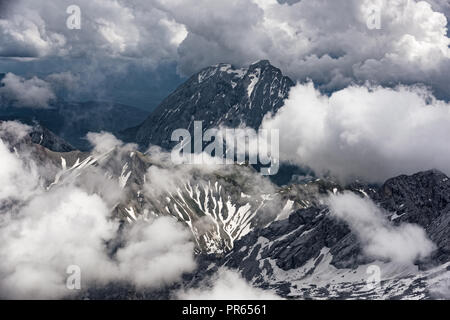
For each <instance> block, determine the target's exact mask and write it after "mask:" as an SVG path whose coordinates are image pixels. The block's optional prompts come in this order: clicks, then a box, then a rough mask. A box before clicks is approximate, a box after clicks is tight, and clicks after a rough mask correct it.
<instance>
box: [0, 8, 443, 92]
mask: <svg viewBox="0 0 450 320" xmlns="http://www.w3.org/2000/svg"><path fill="white" fill-rule="evenodd" d="M71 4H72V3H71V1H69V0H64V1H57V2H48V1H44V0H39V1H36V0H33V1H31V0H18V1H15V2H14V4H11V5H9V6H8V10H7V11H6V13H5V14H4V15H3V16H2V17H1V18H0V43H1V45H0V56H3V57H8V58H18V57H20V58H23V57H27V58H33V59H43V60H48V59H55V58H62V59H72V61H75V60H73V59H75V58H76V59H79V58H83V59H87V61H89V63H84V64H81V65H80V64H77V67H79V68H82V69H83V70H84V71H83V73H86V72H90V73H91V74H92V70H89V69H90V68H92V67H94V68H96V69H97V73H98V74H96V77H100V78H101V77H102V76H101V75H100V73H102V72H104V74H108V70H113V69H114V70H116V71H115V72H118V70H122V71H123V70H129V66H130V64H134V65H137V66H140V67H141V68H142V67H149V66H152V67H155V66H157V65H159V64H163V63H166V62H174V63H176V64H177V66H178V69H179V71H180V72H181V73H182V74H184V75H191V74H192V73H193V72H196V71H199V70H200V69H201V68H204V67H206V66H209V65H213V64H216V63H219V62H227V63H232V64H235V65H248V64H249V63H252V62H253V61H255V60H259V59H269V60H270V61H271V62H272V63H273V64H274V65H276V66H278V67H280V68H281V69H282V70H283V71H284V72H285V73H287V74H288V75H290V76H291V77H294V78H295V79H297V80H301V81H304V80H306V79H312V80H313V81H314V82H315V83H316V84H317V85H318V86H320V88H321V89H322V90H324V91H327V92H329V91H334V90H339V89H342V88H344V87H346V86H348V85H350V84H352V83H355V82H356V83H361V82H364V81H372V82H374V83H377V84H382V85H386V86H392V85H395V84H397V83H399V82H401V83H405V84H411V83H416V82H421V83H422V82H423V83H426V84H427V85H430V86H432V87H433V89H434V90H435V92H436V94H438V95H439V96H440V97H446V98H449V97H448V91H449V84H448V83H449V76H448V75H449V74H450V72H449V71H450V49H449V47H448V46H449V44H450V39H449V37H448V33H447V26H448V21H447V19H448V13H449V7H448V4H446V3H445V1H441V0H433V1H430V2H427V1H416V0H365V1H360V0H350V1H349V0H335V1H327V0H319V1H317V0H303V1H298V2H295V3H290V4H288V3H279V2H277V1H276V0H239V1H236V0H233V1H225V2H224V1H221V0H200V1H198V0H183V1H179V0H170V1H167V0H151V1H142V0H133V1H126V2H125V1H116V0H104V1H94V2H92V1H88V0H81V1H78V2H77V5H78V6H79V7H80V9H81V13H82V18H81V21H82V26H81V29H80V30H71V29H68V28H67V27H66V19H67V18H68V15H67V14H66V8H67V7H68V6H69V5H71ZM373 8H376V9H377V10H378V11H379V13H380V21H381V27H380V29H372V30H371V29H370V28H368V26H367V21H368V20H369V19H371V17H372V14H373ZM243 30H244V31H243ZM100 69H102V70H100ZM60 71H67V70H60ZM100 71H101V72H100ZM97 80H98V79H97ZM97 82H98V81H97Z"/></svg>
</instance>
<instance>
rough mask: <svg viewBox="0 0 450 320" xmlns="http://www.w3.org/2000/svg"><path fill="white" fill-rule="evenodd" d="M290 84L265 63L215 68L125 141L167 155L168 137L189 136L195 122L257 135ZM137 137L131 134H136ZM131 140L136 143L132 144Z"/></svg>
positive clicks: (178, 92) (194, 79)
mask: <svg viewBox="0 0 450 320" xmlns="http://www.w3.org/2000/svg"><path fill="white" fill-rule="evenodd" d="M293 85H294V83H293V81H292V80H291V79H289V78H288V77H286V76H284V75H283V74H282V72H281V70H280V69H278V68H276V67H274V66H272V65H271V64H270V62H269V61H268V60H260V61H258V62H255V63H253V64H251V65H249V66H248V67H246V68H236V67H234V66H233V65H232V64H228V63H219V64H216V65H213V66H210V67H207V68H204V69H202V70H200V71H199V72H198V73H196V74H194V75H193V76H191V77H190V78H189V79H188V80H187V81H186V82H185V83H183V84H182V85H181V86H179V87H178V88H177V89H176V90H175V91H174V92H173V93H172V94H170V95H169V96H168V97H167V98H166V99H165V100H164V101H163V102H162V103H161V104H160V105H159V106H158V107H157V108H156V109H155V111H154V112H153V113H152V114H151V115H150V116H149V117H148V118H147V119H146V120H145V121H144V123H142V124H141V125H140V126H139V127H137V128H135V129H132V130H131V129H130V131H133V133H132V135H133V137H129V138H128V140H133V141H134V142H138V143H139V144H140V145H141V146H143V147H146V146H148V145H149V144H155V145H159V146H161V147H163V148H167V149H170V147H171V145H172V143H171V141H170V137H171V133H172V132H173V131H174V130H175V129H178V128H183V129H187V130H191V129H192V126H193V120H196V121H203V128H204V130H207V129H208V128H215V127H219V126H221V125H223V126H227V127H231V128H236V127H239V126H241V125H245V126H248V127H252V128H254V129H258V128H259V126H260V125H261V122H262V119H263V118H264V116H265V115H266V114H267V113H268V112H272V113H275V112H276V111H277V110H278V109H279V108H280V107H281V106H282V105H283V104H284V99H286V98H287V96H288V93H289V90H290V88H291V87H292V86H293ZM134 132H135V133H134ZM134 135H135V138H134Z"/></svg>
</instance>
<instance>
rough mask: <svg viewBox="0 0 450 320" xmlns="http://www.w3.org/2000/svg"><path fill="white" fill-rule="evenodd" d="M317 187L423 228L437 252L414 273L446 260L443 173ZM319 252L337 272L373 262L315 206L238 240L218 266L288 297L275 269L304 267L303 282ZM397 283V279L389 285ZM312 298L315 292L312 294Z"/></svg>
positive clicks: (447, 191) (448, 219) (448, 216)
mask: <svg viewBox="0 0 450 320" xmlns="http://www.w3.org/2000/svg"><path fill="white" fill-rule="evenodd" d="M320 186H321V187H320V188H319V189H321V188H325V189H327V190H328V191H332V190H331V188H333V191H338V192H339V191H340V190H344V189H347V190H350V191H352V192H355V193H359V194H360V195H361V196H367V195H370V197H371V198H372V199H373V200H374V201H375V202H376V203H378V204H379V205H380V206H381V207H383V208H384V209H386V210H387V211H386V212H387V213H389V214H390V215H389V216H388V217H387V218H388V219H390V220H391V221H392V223H393V224H400V223H414V224H418V225H420V226H422V227H423V228H424V229H425V231H426V233H427V235H428V237H429V238H430V239H431V240H432V241H433V242H434V243H435V244H436V246H437V249H436V250H435V252H433V254H432V256H431V257H430V258H429V259H428V260H427V261H417V263H418V266H419V269H424V268H425V269H427V268H432V267H436V266H442V265H444V264H445V263H448V262H449V261H450V256H449V234H450V213H449V210H450V206H449V205H448V203H449V200H450V199H449V197H450V180H449V178H448V177H447V176H446V175H445V174H443V173H441V172H439V171H436V170H432V171H426V172H420V173H417V174H414V175H411V176H399V177H395V178H392V179H389V180H388V181H386V182H385V183H384V184H383V185H382V186H381V187H379V188H375V189H374V188H370V187H367V186H362V185H360V184H356V183H354V184H352V185H349V186H347V187H346V188H343V189H338V190H336V188H334V186H333V184H326V183H321V184H320ZM321 191H322V193H323V192H326V190H321ZM323 248H328V253H329V254H331V257H332V259H331V261H330V265H331V266H333V267H334V268H337V270H339V269H349V270H350V271H351V270H355V271H354V272H355V273H356V269H357V268H358V266H361V265H365V264H369V263H372V262H373V261H374V259H371V258H369V257H367V256H365V255H364V254H363V252H362V250H361V245H360V243H359V240H358V238H357V237H356V236H355V234H354V233H352V232H351V230H350V229H349V228H348V226H347V225H346V223H345V222H342V221H338V220H337V219H335V218H334V217H333V216H331V215H330V213H329V211H328V208H327V207H326V206H323V205H318V204H317V203H316V204H313V205H312V206H311V207H309V208H306V209H299V210H296V211H294V212H292V213H291V214H290V216H289V218H288V219H285V220H281V221H275V222H273V223H271V224H270V225H269V226H267V227H265V228H263V229H256V230H254V231H253V232H251V233H249V234H248V235H246V236H245V237H243V238H242V239H241V240H239V241H237V242H236V243H235V247H234V248H233V251H232V252H231V253H229V254H228V255H227V256H226V257H225V258H223V259H222V260H221V261H219V262H218V263H217V265H218V266H226V267H229V268H232V269H236V270H239V272H240V273H241V274H242V275H243V276H244V278H246V279H247V280H248V281H252V282H253V283H254V284H257V285H258V286H260V287H262V288H268V287H272V288H276V290H277V292H278V293H280V294H282V295H288V294H289V293H290V290H285V289H286V282H285V281H282V282H280V281H278V282H274V280H271V279H273V277H274V274H275V271H274V270H273V267H274V265H276V266H277V267H278V268H279V269H281V270H283V271H285V272H289V271H291V270H296V269H298V268H302V267H303V268H309V271H308V272H307V273H306V274H303V275H302V277H307V276H309V275H313V274H314V272H315V268H316V267H317V266H318V265H319V264H320V263H321V262H322V260H323V259H324V255H323ZM269 261H271V263H269ZM311 261H314V263H313V265H312V266H311V265H309V266H308V267H306V266H307V265H308V264H310V263H311ZM425 269H424V270H425ZM277 272H280V271H277ZM420 279H421V280H420ZM420 279H419V278H418V280H417V281H414V282H413V283H412V284H411V287H410V288H409V289H407V290H405V291H404V294H405V295H407V294H408V292H410V293H411V292H414V288H413V287H414V286H415V285H416V284H420V285H421V286H422V287H424V286H426V282H425V281H423V279H422V278H420ZM398 283H399V282H398V280H397V282H394V283H393V284H392V285H398ZM351 285H352V284H349V286H351ZM316 289H317V288H316ZM315 294H318V292H317V291H315ZM341 297H342V296H341ZM397 298H401V296H399V297H397Z"/></svg>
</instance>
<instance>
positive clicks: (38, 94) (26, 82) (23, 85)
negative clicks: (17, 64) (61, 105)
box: [0, 73, 56, 108]
mask: <svg viewBox="0 0 450 320" xmlns="http://www.w3.org/2000/svg"><path fill="white" fill-rule="evenodd" d="M1 85H2V86H0V102H1V103H3V104H6V105H13V106H16V107H28V108H48V107H49V103H50V102H51V101H52V100H54V99H55V98H56V96H55V94H54V93H53V90H52V88H51V86H50V84H49V83H48V82H46V81H44V80H42V79H39V78H38V77H33V78H31V79H25V78H23V77H20V76H17V75H15V74H13V73H7V74H6V76H5V77H4V78H3V79H2V80H1Z"/></svg>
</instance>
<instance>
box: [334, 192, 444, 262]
mask: <svg viewBox="0 0 450 320" xmlns="http://www.w3.org/2000/svg"><path fill="white" fill-rule="evenodd" d="M327 202H328V205H329V207H330V211H331V213H332V214H333V215H335V216H336V217H337V218H339V219H342V220H344V221H345V222H346V223H348V225H349V226H350V228H351V229H352V231H353V232H355V233H356V235H357V236H358V238H359V239H360V241H361V244H362V248H363V250H364V253H365V254H366V255H368V256H370V257H373V258H379V259H388V260H390V261H393V262H396V263H402V264H412V263H414V262H415V261H416V260H420V259H423V258H426V257H427V256H429V255H430V254H431V252H432V251H433V250H434V249H435V248H436V246H435V245H434V244H433V242H431V240H429V239H428V237H427V235H426V232H425V230H424V229H423V228H422V227H420V226H419V225H415V224H410V223H402V224H400V225H399V226H393V225H392V224H391V223H390V222H389V221H388V219H387V217H386V216H387V213H386V212H384V211H383V210H382V209H380V208H379V207H377V206H376V205H375V204H374V203H373V202H372V200H370V199H368V198H361V197H359V196H357V195H355V194H353V193H350V192H345V193H343V194H339V195H330V196H329V198H328V199H327Z"/></svg>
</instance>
